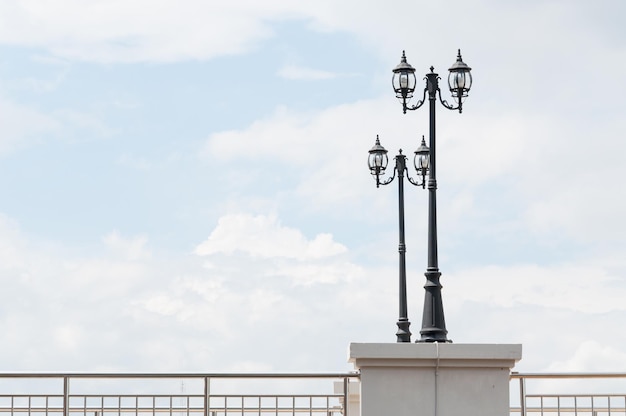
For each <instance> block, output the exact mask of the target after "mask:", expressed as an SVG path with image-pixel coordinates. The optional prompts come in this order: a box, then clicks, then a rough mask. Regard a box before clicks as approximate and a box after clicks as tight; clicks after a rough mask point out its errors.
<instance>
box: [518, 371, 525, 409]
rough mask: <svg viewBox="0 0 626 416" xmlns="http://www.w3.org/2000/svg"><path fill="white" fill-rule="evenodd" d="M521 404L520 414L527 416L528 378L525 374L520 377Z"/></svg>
mask: <svg viewBox="0 0 626 416" xmlns="http://www.w3.org/2000/svg"><path fill="white" fill-rule="evenodd" d="M519 406H520V413H521V415H520V416H526V378H525V377H524V376H520V378H519Z"/></svg>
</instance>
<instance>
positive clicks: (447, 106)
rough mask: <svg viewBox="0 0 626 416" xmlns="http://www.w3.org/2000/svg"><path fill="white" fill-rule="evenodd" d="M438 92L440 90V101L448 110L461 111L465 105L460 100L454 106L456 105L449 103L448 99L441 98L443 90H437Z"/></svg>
mask: <svg viewBox="0 0 626 416" xmlns="http://www.w3.org/2000/svg"><path fill="white" fill-rule="evenodd" d="M437 92H439V102H440V103H441V105H443V106H444V107H445V108H447V109H448V110H459V113H460V112H461V109H462V106H463V105H462V104H461V102H460V101H459V105H458V106H456V107H454V106H452V105H450V104H448V102H447V101H446V100H444V99H443V98H441V90H437Z"/></svg>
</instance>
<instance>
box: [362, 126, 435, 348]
mask: <svg viewBox="0 0 626 416" xmlns="http://www.w3.org/2000/svg"><path fill="white" fill-rule="evenodd" d="M428 154H429V151H428V147H426V142H425V141H424V138H423V137H422V145H421V146H420V147H419V148H418V149H417V150H416V151H415V157H414V162H413V163H414V165H415V169H416V170H417V174H418V179H417V180H415V179H413V178H411V177H410V176H409V172H408V169H407V167H406V156H405V155H403V154H402V149H400V152H399V154H398V155H396V157H395V160H396V166H395V168H394V170H393V174H392V175H391V177H389V178H387V179H384V180H381V179H382V175H383V174H384V173H385V169H386V168H387V163H388V161H389V160H388V158H387V150H386V149H385V148H384V147H383V146H381V144H380V140H379V138H378V136H376V143H375V144H374V147H372V148H371V149H370V151H369V158H368V165H369V168H370V173H371V174H372V175H373V176H374V177H375V178H376V187H377V188H378V187H379V186H380V185H389V184H390V183H391V182H393V180H394V179H395V177H396V174H397V175H398V219H399V233H398V234H399V244H398V253H399V258H400V263H399V265H400V267H399V271H400V275H399V302H398V303H399V309H400V310H399V318H398V322H397V325H398V332H396V336H397V342H411V331H410V330H409V326H410V325H411V323H410V322H409V317H408V308H407V301H406V259H405V253H406V244H405V242H404V175H405V174H406V177H407V179H408V180H409V183H411V184H412V185H415V186H421V187H422V188H424V187H425V186H426V172H427V171H428V159H429V158H428ZM420 177H421V178H420Z"/></svg>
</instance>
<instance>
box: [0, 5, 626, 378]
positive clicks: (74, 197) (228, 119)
mask: <svg viewBox="0 0 626 416" xmlns="http://www.w3.org/2000/svg"><path fill="white" fill-rule="evenodd" d="M431 3H432V2H416V1H399V2H398V3H397V4H396V5H394V7H389V5H388V4H385V3H384V2H378V1H369V2H366V3H363V2H356V1H352V0H346V1H342V2H333V1H322V0H320V1H316V2H306V1H305V2H288V1H285V0H267V1H264V2H258V3H256V2H249V1H243V0H242V1H231V2H228V5H226V4H222V5H220V4H218V3H214V2H203V1H198V0H185V1H178V2H175V3H174V2H169V1H165V0H162V1H150V2H148V1H144V0H133V1H127V0H126V1H112V0H108V1H97V0H90V1H77V0H75V1H72V0H63V1H57V2H55V3H54V5H52V4H50V3H48V2H43V1H42V2H37V1H18V0H14V1H7V2H3V3H2V4H0V16H2V17H0V51H1V53H0V126H1V127H2V131H3V134H2V135H0V279H2V282H3V283H2V284H3V290H2V291H1V292H2V293H1V294H0V299H1V300H2V301H1V302H0V304H1V305H2V306H0V330H1V333H3V334H4V342H3V344H4V345H5V354H3V357H0V360H2V361H3V363H2V365H1V366H2V368H4V369H6V370H32V371H35V370H41V371H43V370H59V371H60V370H79V371H114V370H119V371H215V372H219V371H318V370H320V371H321V370H329V371H340V370H346V369H349V368H350V367H349V365H348V364H347V363H346V353H345V351H346V347H347V345H348V344H349V343H350V342H353V341H354V342H394V341H395V336H394V334H395V330H396V329H395V322H396V320H397V238H398V236H397V217H396V215H397V205H396V204H397V196H396V187H395V185H392V186H390V187H384V188H381V189H376V187H375V185H374V182H373V180H372V178H371V176H370V175H369V172H368V170H367V163H366V161H367V151H368V150H369V149H370V148H371V146H372V145H373V143H374V139H375V137H376V135H377V134H379V135H380V137H381V141H382V144H383V145H384V146H385V147H386V148H387V149H388V150H389V151H390V154H395V153H396V152H397V150H398V149H399V148H402V149H403V150H404V152H405V153H408V154H410V153H412V151H413V150H414V149H415V148H416V147H417V146H418V145H419V139H420V138H421V135H422V134H427V131H428V112H427V109H426V108H423V109H421V110H419V111H416V112H413V113H410V114H407V115H403V114H402V111H401V107H400V105H399V104H398V102H397V100H396V99H395V97H394V94H393V91H392V89H391V69H393V68H394V67H395V65H397V63H398V62H399V59H400V56H401V53H402V50H406V53H407V57H408V60H409V62H410V63H411V64H412V65H413V66H414V67H415V68H416V70H417V74H418V79H419V78H420V75H421V74H422V73H423V74H425V73H426V72H427V71H428V68H429V67H430V66H431V65H433V66H434V67H435V70H436V71H438V72H439V73H440V74H441V75H442V77H443V78H444V82H442V86H445V78H446V75H447V68H448V67H449V66H450V65H451V64H452V63H453V62H454V60H455V57H456V51H457V49H458V48H461V50H462V53H463V58H464V61H465V62H466V63H467V64H468V65H470V66H471V67H472V73H473V76H474V85H473V87H472V90H471V91H470V96H469V98H468V99H467V101H466V103H465V105H464V112H463V114H458V113H457V112H451V111H447V110H445V109H444V108H443V107H441V106H438V109H437V111H438V113H437V123H438V124H437V132H438V136H437V139H438V155H437V156H438V160H437V162H438V185H439V191H438V202H439V242H440V245H439V252H440V268H441V271H442V273H443V276H442V283H443V285H444V289H443V296H444V306H445V309H446V320H447V326H448V330H449V335H450V338H451V339H452V340H454V341H455V342H458V343H463V342H467V343H481V342H487V343H522V344H523V345H524V358H523V360H522V361H521V362H520V363H519V366H518V369H520V370H528V371H545V370H555V371H568V370H571V371H601V370H614V369H615V368H616V365H617V366H618V367H619V364H617V363H620V362H623V360H624V358H626V349H625V348H624V347H623V346H624V345H626V339H625V335H623V334H622V332H623V331H620V330H619V328H620V323H621V322H623V321H624V319H626V316H625V315H626V307H625V306H624V305H625V303H624V302H623V299H624V297H625V296H626V281H625V277H624V276H626V261H625V260H624V258H625V257H624V254H623V253H624V249H625V248H626V247H625V244H624V238H623V236H624V234H625V232H626V222H625V221H624V219H623V212H624V211H625V210H626V198H625V197H624V192H623V190H622V189H623V183H622V182H623V180H622V178H623V177H624V174H626V172H625V171H626V168H625V167H624V163H623V154H624V151H625V150H626V145H625V144H624V141H623V140H622V138H623V137H624V135H625V133H626V123H625V122H624V119H623V114H624V111H625V110H626V105H625V104H624V102H623V97H624V94H625V93H626V81H624V79H623V77H621V75H620V68H621V67H622V66H623V65H622V64H623V63H625V62H626V49H625V48H626V31H625V30H624V29H623V25H622V22H621V21H620V18H619V17H620V16H623V15H624V12H625V10H624V6H623V5H622V4H621V3H620V2H618V1H611V0H602V1H599V2H596V3H594V4H593V5H590V4H587V3H586V2H582V1H574V2H572V1H568V2H566V1H541V2H533V1H531V2H524V3H523V4H522V3H520V4H518V3H519V2H501V1H499V2H497V1H495V0H483V1H481V2H478V3H476V4H473V5H469V4H468V3H466V2H461V1H452V2H446V4H431ZM357 10H358V12H356V11H357ZM456 14H458V16H460V17H459V18H457V17H454V16H456ZM433 16H436V17H433ZM418 85H421V84H418ZM443 94H444V98H449V93H448V92H447V91H446V89H445V88H443ZM406 204H407V205H406V212H407V219H406V226H407V245H408V252H407V265H408V269H409V276H408V277H409V318H410V320H411V322H412V330H413V332H414V333H418V332H419V326H420V322H421V308H422V300H423V289H422V285H423V282H424V277H423V272H424V270H425V265H426V219H427V217H426V215H427V212H426V209H427V194H426V192H425V191H422V190H421V189H417V188H413V187H410V188H409V189H407V195H406Z"/></svg>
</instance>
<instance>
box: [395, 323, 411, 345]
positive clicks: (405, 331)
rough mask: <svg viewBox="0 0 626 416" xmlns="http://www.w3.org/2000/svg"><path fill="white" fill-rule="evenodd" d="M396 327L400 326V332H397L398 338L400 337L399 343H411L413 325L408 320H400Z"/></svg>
mask: <svg viewBox="0 0 626 416" xmlns="http://www.w3.org/2000/svg"><path fill="white" fill-rule="evenodd" d="M396 325H398V332H396V336H397V337H398V340H397V342H411V331H409V326H411V323H410V322H409V320H408V318H400V319H398V322H397V324H396Z"/></svg>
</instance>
